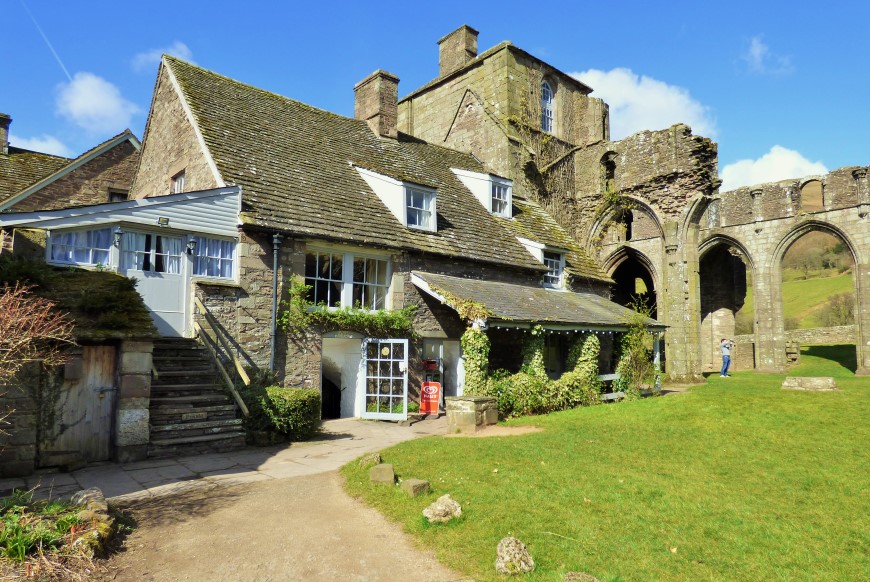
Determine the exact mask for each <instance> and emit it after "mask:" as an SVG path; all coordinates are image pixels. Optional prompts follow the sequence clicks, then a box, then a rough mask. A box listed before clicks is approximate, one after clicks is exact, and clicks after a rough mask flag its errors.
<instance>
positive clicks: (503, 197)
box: [490, 178, 511, 218]
mask: <svg viewBox="0 0 870 582" xmlns="http://www.w3.org/2000/svg"><path fill="white" fill-rule="evenodd" d="M490 204H491V207H490V211H491V212H492V213H493V214H497V215H499V216H504V217H505V218H510V217H511V185H510V182H508V181H507V180H498V179H495V178H493V180H492V198H491V200H490Z"/></svg>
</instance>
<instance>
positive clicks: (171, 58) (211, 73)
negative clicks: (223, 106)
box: [163, 54, 368, 125]
mask: <svg viewBox="0 0 870 582" xmlns="http://www.w3.org/2000/svg"><path fill="white" fill-rule="evenodd" d="M163 58H164V59H165V60H166V61H167V62H168V63H169V64H170V66H171V65H172V63H173V62H174V63H176V64H181V65H182V66H186V67H189V68H191V69H196V70H197V71H198V72H200V73H204V74H207V75H209V76H211V77H217V78H219V79H222V80H224V81H228V82H230V83H233V84H235V85H241V86H242V87H244V88H246V89H250V90H253V91H256V92H258V93H265V94H267V95H271V96H273V97H277V98H279V99H283V100H285V101H288V102H290V103H293V104H295V105H301V106H303V107H305V108H307V109H310V110H312V111H316V112H318V113H325V114H327V115H330V116H332V117H337V118H339V119H342V120H348V121H353V122H355V123H361V124H364V125H368V124H366V122H365V121H363V120H361V119H356V118H354V117H347V116H346V115H341V114H338V113H335V112H333V111H329V110H327V109H322V108H320V107H315V106H314V105H310V104H308V103H305V102H304V101H299V100H297V99H293V98H292V97H287V96H286V95H281V94H280V93H276V92H275V91H269V90H268V89H263V88H261V87H257V86H255V85H251V84H250V83H245V82H244V81H239V80H238V79H233V78H232V77H228V76H226V75H221V74H220V73H216V72H215V71H212V70H211V69H206V68H204V67H200V66H199V65H194V64H193V63H189V62H187V61H185V60H182V59H179V58H178V57H174V56H172V55H169V54H164V55H163ZM182 90H186V89H185V88H184V87H182Z"/></svg>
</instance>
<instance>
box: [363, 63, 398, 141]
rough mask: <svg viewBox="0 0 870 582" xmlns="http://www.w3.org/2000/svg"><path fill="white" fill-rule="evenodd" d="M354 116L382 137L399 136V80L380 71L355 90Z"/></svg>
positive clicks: (390, 74)
mask: <svg viewBox="0 0 870 582" xmlns="http://www.w3.org/2000/svg"><path fill="white" fill-rule="evenodd" d="M353 92H354V107H353V115H354V117H356V118H357V119H361V120H363V121H365V122H366V123H368V124H369V127H370V128H371V130H372V131H373V132H375V134H377V135H380V136H382V137H392V138H395V137H396V136H397V129H396V126H397V123H398V115H399V78H398V77H397V76H395V75H393V74H392V73H388V72H386V71H384V70H383V69H378V70H377V71H375V72H374V73H372V74H371V75H369V76H368V77H366V78H365V79H363V80H362V81H360V82H359V83H357V84H356V87H354V88H353Z"/></svg>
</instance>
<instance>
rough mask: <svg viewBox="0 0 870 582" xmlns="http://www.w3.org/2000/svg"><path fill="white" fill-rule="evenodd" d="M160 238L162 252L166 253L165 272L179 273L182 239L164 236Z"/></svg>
mask: <svg viewBox="0 0 870 582" xmlns="http://www.w3.org/2000/svg"><path fill="white" fill-rule="evenodd" d="M160 238H162V239H163V240H162V243H163V252H164V253H166V272H167V273H171V274H173V275H180V274H181V252H182V247H183V246H184V245H183V241H182V239H181V238H179V237H174V236H164V237H160Z"/></svg>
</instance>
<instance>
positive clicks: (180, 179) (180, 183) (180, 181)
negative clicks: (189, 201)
mask: <svg viewBox="0 0 870 582" xmlns="http://www.w3.org/2000/svg"><path fill="white" fill-rule="evenodd" d="M186 181H187V178H186V176H185V174H184V170H181V171H180V172H178V173H177V174H175V175H174V176H172V193H173V194H181V193H182V192H184V187H185V182H186Z"/></svg>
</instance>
